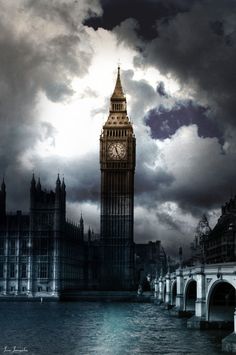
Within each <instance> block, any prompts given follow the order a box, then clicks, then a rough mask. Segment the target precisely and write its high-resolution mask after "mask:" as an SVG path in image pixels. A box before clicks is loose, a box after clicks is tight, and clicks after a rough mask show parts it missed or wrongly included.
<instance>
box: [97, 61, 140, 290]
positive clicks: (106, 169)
mask: <svg viewBox="0 0 236 355" xmlns="http://www.w3.org/2000/svg"><path fill="white" fill-rule="evenodd" d="M100 168H101V242H102V249H103V253H102V255H103V256H102V274H101V286H102V288H103V289H109V290H130V289H132V288H133V287H134V241H133V223H134V172H135V136H134V132H133V127H132V124H131V122H130V120H129V118H128V116H127V104H126V97H125V95H124V92H123V89H122V85H121V80H120V68H119V67H118V74H117V80H116V85H115V89H114V92H113V94H112V96H111V100H110V112H109V116H108V119H107V121H106V123H105V125H104V126H103V130H102V133H101V136H100Z"/></svg>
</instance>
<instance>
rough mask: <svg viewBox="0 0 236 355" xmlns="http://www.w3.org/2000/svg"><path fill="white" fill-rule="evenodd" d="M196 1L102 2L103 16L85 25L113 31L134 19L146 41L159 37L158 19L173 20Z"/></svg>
mask: <svg viewBox="0 0 236 355" xmlns="http://www.w3.org/2000/svg"><path fill="white" fill-rule="evenodd" d="M194 2H195V1H194V0H192V1H191V2H190V1H187V0H177V1H176V0H160V1H159V0H155V1H153V0H129V1H127V0H101V5H102V8H103V14H102V16H101V17H91V18H89V19H87V20H86V21H85V24H86V25H88V26H92V27H93V28H95V29H97V28H98V27H103V28H105V29H108V30H112V29H113V28H114V27H116V26H117V25H118V24H120V23H121V22H123V21H125V20H127V19H130V18H133V19H136V20H137V21H138V23H139V28H138V29H137V33H138V34H139V35H140V36H141V37H142V38H145V39H150V38H153V37H155V36H156V35H157V29H156V26H155V23H156V21H157V20H158V19H166V21H167V20H168V19H169V18H172V17H173V16H175V15H176V14H178V13H179V12H182V11H187V10H188V9H189V8H190V7H191V6H192V5H193V3H194Z"/></svg>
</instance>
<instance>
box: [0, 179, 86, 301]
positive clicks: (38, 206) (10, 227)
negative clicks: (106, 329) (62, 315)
mask: <svg viewBox="0 0 236 355" xmlns="http://www.w3.org/2000/svg"><path fill="white" fill-rule="evenodd" d="M82 224H83V222H82V221H80V225H75V224H73V223H71V222H68V221H66V186H65V182H64V179H63V181H62V183H61V181H60V178H59V176H58V178H57V181H56V188H55V191H50V192H49V191H46V190H42V187H41V183H40V180H38V182H37V184H36V181H35V178H34V176H33V178H32V181H31V188H30V211H29V214H22V212H21V211H17V213H16V214H9V213H8V214H7V213H6V186H5V183H4V182H3V183H2V186H1V192H0V292H1V294H3V295H28V296H40V297H41V296H48V295H50V296H54V297H59V296H60V294H61V292H63V291H67V290H71V289H75V288H76V289H79V288H81V289H82V288H84V287H85V285H84V282H85V278H84V269H85V261H84V250H83V247H84V244H83V237H84V236H83V228H82Z"/></svg>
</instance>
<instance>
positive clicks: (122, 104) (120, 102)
mask: <svg viewBox="0 0 236 355" xmlns="http://www.w3.org/2000/svg"><path fill="white" fill-rule="evenodd" d="M129 124H130V121H129V118H128V116H127V111H126V98H125V94H124V91H123V88H122V85H121V79H120V67H119V66H118V72H117V79H116V84H115V89H114V92H113V94H112V96H111V104H110V114H109V117H108V119H107V121H106V126H107V125H109V126H112V127H117V128H119V127H122V126H127V125H129Z"/></svg>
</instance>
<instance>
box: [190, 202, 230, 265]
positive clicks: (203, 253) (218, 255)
mask: <svg viewBox="0 0 236 355" xmlns="http://www.w3.org/2000/svg"><path fill="white" fill-rule="evenodd" d="M200 227H202V228H200ZM235 261H236V196H235V197H234V198H231V199H230V200H229V201H228V202H226V203H225V205H223V206H222V207H221V216H220V217H219V219H218V221H217V223H216V225H215V227H214V228H213V229H211V228H210V227H209V224H208V221H207V218H206V217H205V216H203V218H202V219H201V220H200V222H199V224H198V228H197V233H196V235H195V241H194V243H192V259H191V262H192V263H196V262H201V263H206V264H216V263H224V262H225V263H226V262H235Z"/></svg>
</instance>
